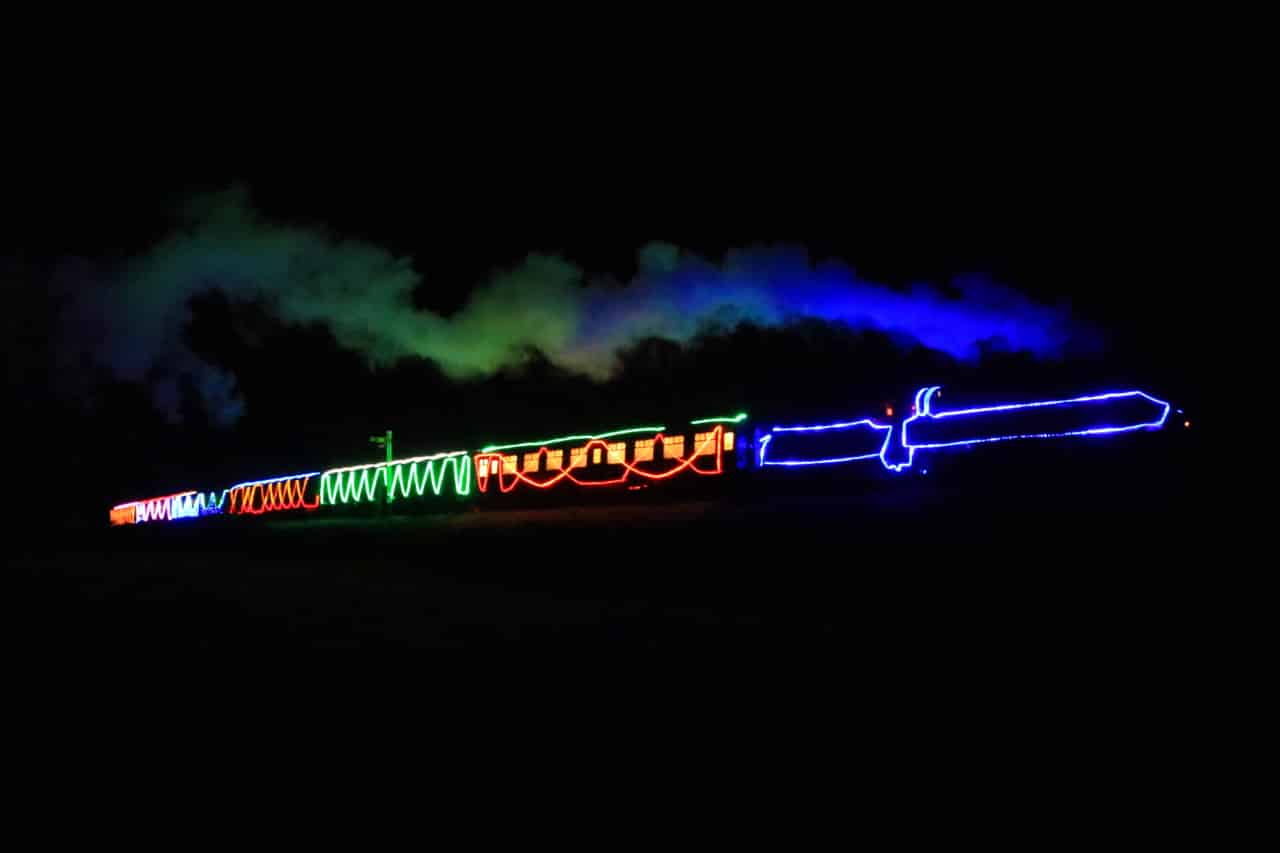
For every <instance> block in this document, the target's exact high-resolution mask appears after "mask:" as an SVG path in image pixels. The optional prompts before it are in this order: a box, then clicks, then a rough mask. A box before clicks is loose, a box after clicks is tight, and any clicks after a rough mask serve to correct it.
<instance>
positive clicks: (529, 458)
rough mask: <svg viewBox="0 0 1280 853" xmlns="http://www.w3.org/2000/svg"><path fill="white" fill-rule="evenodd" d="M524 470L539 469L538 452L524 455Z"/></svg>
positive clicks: (526, 471)
mask: <svg viewBox="0 0 1280 853" xmlns="http://www.w3.org/2000/svg"><path fill="white" fill-rule="evenodd" d="M524 470H525V473H528V472H530V471H537V470H538V454H536V453H526V454H525V455H524Z"/></svg>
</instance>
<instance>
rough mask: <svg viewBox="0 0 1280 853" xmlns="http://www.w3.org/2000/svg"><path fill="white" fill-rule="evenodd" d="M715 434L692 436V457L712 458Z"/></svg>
mask: <svg viewBox="0 0 1280 853" xmlns="http://www.w3.org/2000/svg"><path fill="white" fill-rule="evenodd" d="M715 438H716V434H715V433H714V432H699V433H694V436H693V455H694V456H714V455H715V453H716V441H715Z"/></svg>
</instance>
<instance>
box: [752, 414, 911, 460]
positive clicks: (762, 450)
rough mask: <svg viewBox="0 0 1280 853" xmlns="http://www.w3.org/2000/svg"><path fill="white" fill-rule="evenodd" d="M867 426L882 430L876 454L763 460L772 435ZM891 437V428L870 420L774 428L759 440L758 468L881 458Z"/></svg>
mask: <svg viewBox="0 0 1280 853" xmlns="http://www.w3.org/2000/svg"><path fill="white" fill-rule="evenodd" d="M860 426H869V427H871V428H872V429H875V430H884V442H883V443H882V444H881V445H880V450H879V451H878V452H876V453H863V454H860V455H858V456H835V457H831V458H829V459H777V460H769V459H766V458H765V455H766V451H767V449H768V447H769V442H770V441H771V440H772V439H773V434H774V433H779V432H826V431H828V430H848V429H853V428H854V427H860ZM892 435H893V427H892V426H888V425H885V424H878V423H876V422H875V421H873V420H871V419H870V418H862V419H860V420H856V421H845V422H843V423H837V424H820V425H817V426H790V427H780V426H776V427H774V428H773V429H772V430H770V431H769V435H767V436H765V437H764V438H762V439H761V440H760V467H762V468H764V467H767V466H771V465H777V466H779V467H783V468H796V467H803V466H806V465H838V464H840V463H843V462H856V461H858V460H859V459H876V458H883V456H884V453H885V450H886V449H887V448H888V447H889V439H890V437H891V436H892Z"/></svg>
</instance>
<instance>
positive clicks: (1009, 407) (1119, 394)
mask: <svg viewBox="0 0 1280 853" xmlns="http://www.w3.org/2000/svg"><path fill="white" fill-rule="evenodd" d="M941 390H942V386H941V385H931V386H928V387H926V388H921V389H920V390H919V391H917V392H916V413H915V414H914V415H912V416H911V417H909V418H907V419H906V420H905V421H903V422H902V430H901V436H902V437H901V441H902V447H903V448H904V449H905V450H906V451H907V461H906V462H904V463H901V464H898V465H890V464H889V463H887V462H886V463H885V467H886V468H889V469H890V470H893V471H901V470H902V469H903V468H906V467H909V466H910V465H911V463H912V462H913V461H914V459H915V452H916V451H917V450H934V449H938V448H942V447H961V446H965V445H970V444H989V443H991V442H996V441H1012V440H1015V439H1023V438H1065V437H1068V436H1074V435H1110V434H1112V433H1120V432H1132V431H1134V430H1139V429H1161V428H1162V427H1163V426H1164V423H1165V420H1166V419H1168V417H1169V410H1170V409H1171V408H1172V407H1171V406H1170V404H1169V403H1166V402H1165V401H1164V400H1157V399H1156V398H1155V397H1152V396H1151V395H1150V394H1147V393H1145V392H1143V391H1113V392H1110V393H1107V394H1092V395H1088V396H1084V397H1072V398H1070V399H1066V400H1042V401H1038V402H1034V403H1010V404H1006V405H1003V406H982V407H978V408H972V409H953V410H951V411H949V412H934V411H933V395H934V394H936V393H937V392H938V391H941ZM1135 397H1142V398H1143V399H1145V400H1147V401H1149V402H1152V403H1155V404H1156V405H1157V406H1161V407H1162V410H1161V412H1160V417H1158V418H1156V419H1155V420H1152V421H1144V422H1142V423H1137V424H1129V425H1127V426H1105V427H1090V428H1088V429H1076V430H1065V431H1062V432H1034V433H1013V434H1010V435H999V436H987V437H985V438H970V439H963V440H959V441H943V442H932V443H928V444H912V443H911V441H910V439H909V435H908V433H909V428H910V426H911V424H912V423H913V422H915V421H917V420H919V419H921V418H930V419H934V420H941V419H942V418H951V417H964V416H966V415H982V414H987V413H990V412H1008V411H1015V410H1019V409H1033V408H1042V407H1045V406H1069V405H1075V404H1079V403H1096V402H1098V401H1100V400H1119V399H1132V398H1135ZM882 461H883V460H882Z"/></svg>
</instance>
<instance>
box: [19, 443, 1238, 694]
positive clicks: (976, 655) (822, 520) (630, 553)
mask: <svg viewBox="0 0 1280 853" xmlns="http://www.w3.org/2000/svg"><path fill="white" fill-rule="evenodd" d="M1081 460H1084V461H1083V462H1082V461H1081ZM1066 461H1067V462H1069V463H1070V464H1071V465H1072V466H1073V467H1075V468H1076V469H1078V470H1076V471H1075V473H1074V475H1068V474H1066V473H1065V471H1064V469H1056V470H1057V473H1058V476H1057V478H1056V479H1046V476H1047V475H1046V472H1045V471H1040V470H1025V469H1022V468H1019V467H1017V466H1015V467H1012V468H1010V469H1009V470H1007V471H1006V472H1004V473H1003V474H1002V475H1001V476H1000V478H999V479H995V478H993V477H990V476H988V477H987V478H986V479H985V480H979V481H976V482H975V481H973V480H972V479H971V477H970V476H969V475H967V474H966V472H965V470H964V469H963V468H960V469H956V470H951V471H946V470H944V471H942V472H941V473H940V474H931V475H930V476H929V477H915V478H911V479H905V480H900V481H897V482H894V481H885V480H882V479H872V480H868V481H864V482H847V481H840V480H835V481H833V480H829V479H828V480H808V481H805V482H803V483H800V484H790V485H788V486H787V487H785V488H782V487H780V486H778V485H777V484H764V485H757V486H756V487H754V488H752V489H743V490H739V491H737V492H733V493H730V494H721V495H716V496H702V497H699V496H691V497H685V498H682V499H681V500H680V501H679V502H676V503H671V502H666V501H664V500H662V496H657V497H656V498H654V497H651V496H646V500H647V502H646V503H636V502H634V501H632V499H629V498H626V497H622V498H620V500H622V501H623V503H622V504H618V505H612V506H609V505H605V506H600V505H596V506H579V507H560V508H534V509H521V510H507V509H491V508H485V509H475V508H465V507H460V508H458V510H457V511H456V512H454V513H452V514H441V515H432V516H424V515H419V516H387V517H382V518H363V519H351V518H334V517H326V516H322V515H320V514H319V513H317V514H314V515H308V516H305V517H301V518H299V517H292V518H287V517H281V518H253V519H240V518H217V517H215V518H210V519H202V520H199V521H196V522H185V523H179V524H169V525H160V524H157V525H146V526H140V527H137V528H125V529H109V528H106V527H105V524H104V526H103V528H101V529H94V530H89V531H85V530H81V531H65V532H63V533H62V534H60V535H58V536H57V537H56V538H53V539H49V538H45V539H42V540H41V542H40V544H38V545H33V546H30V547H28V548H26V549H25V550H24V552H23V553H21V554H20V555H19V556H18V557H17V560H16V564H17V567H18V568H20V569H21V573H22V576H23V577H25V578H27V579H29V580H30V581H32V582H33V588H34V592H33V595H32V596H31V597H30V598H29V599H28V600H27V604H28V605H29V606H27V607H25V608H24V613H23V615H22V616H21V617H20V619H22V620H25V625H24V626H23V628H24V630H23V636H25V637H26V639H27V641H28V642H30V643H31V647H32V648H33V649H35V650H41V651H69V652H79V651H102V650H109V649H133V650H143V651H148V652H165V651H176V650H185V649H198V648H232V649H242V650H261V649H268V648H281V647H284V648H288V647H316V646H319V647H404V646H410V647H468V648H475V647H480V648H485V647H493V646H511V647H513V648H535V649H536V648H545V647H553V648H554V647H559V648H565V649H581V650H588V651H589V650H593V649H597V648H601V647H614V646H623V647H626V646H637V647H648V646H655V645H656V646H670V647H684V646H688V645H706V644H710V645H713V646H717V647H723V648H726V649H734V650H759V651H765V650H769V651H777V650H812V649H818V648H827V649H832V650H836V651H839V652H841V653H843V654H847V655H849V656H850V658H849V659H850V661H856V662H859V663H860V664H862V665H873V666H874V665H880V664H894V665H896V664H900V663H902V662H904V661H918V662H920V663H921V665H926V664H927V665H928V666H930V667H938V666H941V667H944V668H950V667H951V666H952V665H954V666H958V667H961V668H968V667H976V668H979V669H986V668H994V669H997V670H1009V669H1010V668H1011V669H1012V671H1021V672H1032V671H1034V672H1043V671H1045V670H1046V669H1055V668H1058V667H1067V668H1069V669H1072V670H1079V669H1081V668H1083V669H1086V670H1092V671H1094V672H1096V673H1097V674H1099V675H1105V676H1107V677H1115V678H1120V679H1141V678H1144V677H1146V676H1148V675H1151V674H1153V673H1155V672H1157V671H1159V670H1161V669H1164V668H1167V667H1172V666H1177V665H1181V664H1183V663H1185V662H1186V659H1185V656H1186V655H1193V656H1194V655H1195V654H1196V653H1197V652H1196V649H1197V648H1202V642H1201V641H1202V639H1203V637H1202V636H1201V634H1202V633H1203V632H1204V631H1205V630H1207V626H1208V625H1210V624H1211V623H1213V622H1214V621H1215V620H1216V615H1217V614H1216V613H1215V608H1216V606H1217V605H1216V603H1215V599H1214V596H1213V595H1212V594H1210V592H1209V590H1210V589H1211V588H1212V584H1211V576H1212V574H1213V567H1212V566H1208V565H1204V564H1203V563H1202V560H1203V557H1202V556H1201V554H1202V551H1201V550H1200V549H1202V548H1203V547H1204V545H1205V543H1206V541H1207V538H1208V535H1207V533H1206V530H1207V528H1206V522H1205V519H1204V518H1203V517H1200V515H1199V513H1200V512H1201V508H1200V505H1199V504H1197V503H1195V502H1194V501H1193V500H1192V496H1193V494H1194V490H1193V485H1192V480H1191V478H1190V469H1189V468H1187V469H1183V468H1179V467H1177V466H1175V467H1174V468H1172V469H1171V468H1170V467H1168V464H1167V463H1169V461H1170V459H1169V457H1168V456H1167V455H1165V454H1161V455H1158V456H1150V457H1149V458H1147V459H1145V460H1142V461H1139V462H1137V463H1135V464H1132V465H1130V466H1128V467H1125V468H1117V467H1115V466H1114V465H1113V464H1112V463H1113V462H1114V461H1115V457H1114V456H1112V457H1108V456H1106V454H1103V455H1102V456H1100V457H1095V456H1088V455H1086V456H1079V457H1072V458H1071V459H1068V460H1066ZM1155 471H1158V472H1160V474H1159V479H1158V480H1153V479H1152V472H1155ZM970 473H971V472H970ZM628 501H632V502H631V503H629V504H628V503H627V502H628Z"/></svg>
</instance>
